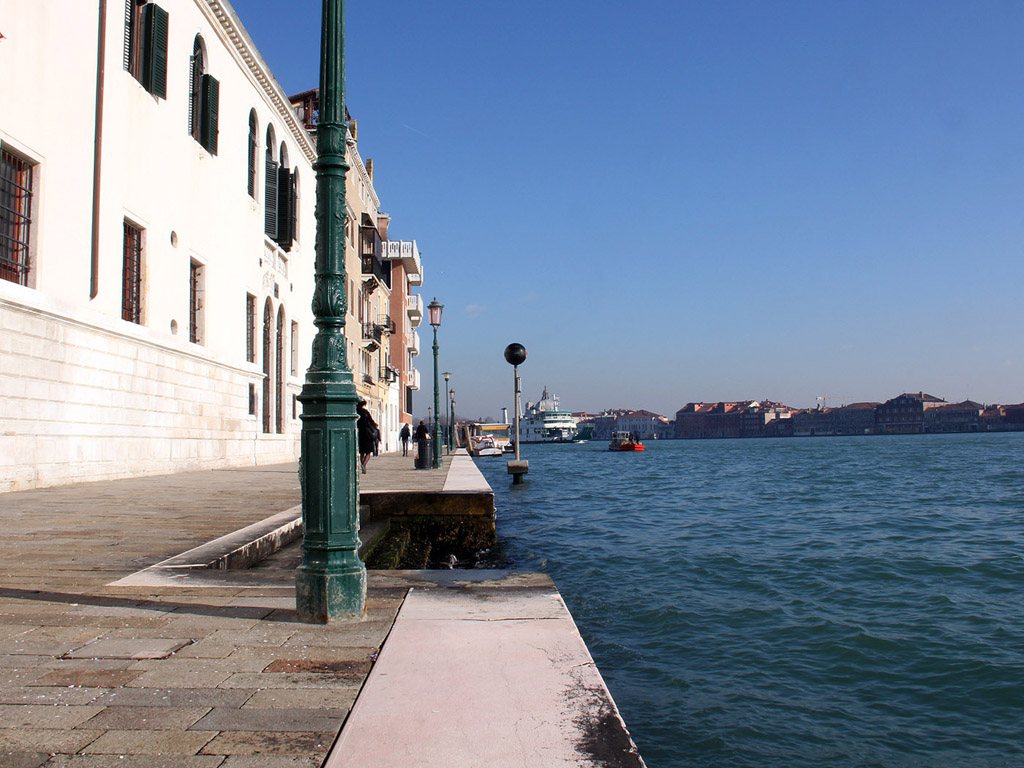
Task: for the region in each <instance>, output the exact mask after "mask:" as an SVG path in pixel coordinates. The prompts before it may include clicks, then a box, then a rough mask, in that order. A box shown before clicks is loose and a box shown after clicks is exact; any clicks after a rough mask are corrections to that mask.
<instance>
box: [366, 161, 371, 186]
mask: <svg viewBox="0 0 1024 768" xmlns="http://www.w3.org/2000/svg"><path fill="white" fill-rule="evenodd" d="M366 175H367V176H369V177H370V181H373V158H372V157H368V158H366Z"/></svg>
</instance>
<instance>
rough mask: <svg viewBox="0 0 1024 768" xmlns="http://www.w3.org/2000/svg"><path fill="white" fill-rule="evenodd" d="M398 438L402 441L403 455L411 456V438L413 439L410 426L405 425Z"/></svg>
mask: <svg viewBox="0 0 1024 768" xmlns="http://www.w3.org/2000/svg"><path fill="white" fill-rule="evenodd" d="M398 437H399V438H400V439H401V440H402V455H403V456H408V455H409V438H410V437H412V433H411V432H410V431H409V425H408V424H403V425H402V431H401V432H399V433H398Z"/></svg>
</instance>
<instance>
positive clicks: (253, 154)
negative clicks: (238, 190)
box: [248, 109, 259, 200]
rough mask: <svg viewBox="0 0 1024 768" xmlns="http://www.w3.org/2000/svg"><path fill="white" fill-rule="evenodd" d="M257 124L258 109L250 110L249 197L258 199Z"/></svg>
mask: <svg viewBox="0 0 1024 768" xmlns="http://www.w3.org/2000/svg"><path fill="white" fill-rule="evenodd" d="M258 130H259V128H258V126H257V124H256V110H255V109H251V110H249V187H248V190H249V197H251V198H252V199H253V200H255V199H256V160H257V155H258V152H259V139H258V138H257V135H258V134H257V131H258Z"/></svg>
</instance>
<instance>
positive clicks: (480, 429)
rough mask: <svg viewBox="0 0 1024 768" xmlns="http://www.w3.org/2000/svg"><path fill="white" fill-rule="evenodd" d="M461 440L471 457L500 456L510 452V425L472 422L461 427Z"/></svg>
mask: <svg viewBox="0 0 1024 768" xmlns="http://www.w3.org/2000/svg"><path fill="white" fill-rule="evenodd" d="M462 438H463V444H464V445H465V446H466V447H467V448H468V449H469V453H470V455H471V456H500V455H501V454H502V453H511V452H512V440H511V438H512V425H511V424H494V423H488V424H482V423H477V422H474V423H472V424H469V425H467V426H464V427H462Z"/></svg>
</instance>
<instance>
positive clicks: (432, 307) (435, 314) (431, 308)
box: [427, 296, 444, 469]
mask: <svg viewBox="0 0 1024 768" xmlns="http://www.w3.org/2000/svg"><path fill="white" fill-rule="evenodd" d="M443 309H444V304H438V302H437V297H436V296H435V297H434V300H433V301H432V302H430V303H429V304H427V317H428V319H429V321H430V326H431V327H432V328H433V329H434V469H439V468H440V467H441V397H440V392H441V387H440V385H439V384H438V380H437V329H438V326H440V325H441V311H442V310H443Z"/></svg>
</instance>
